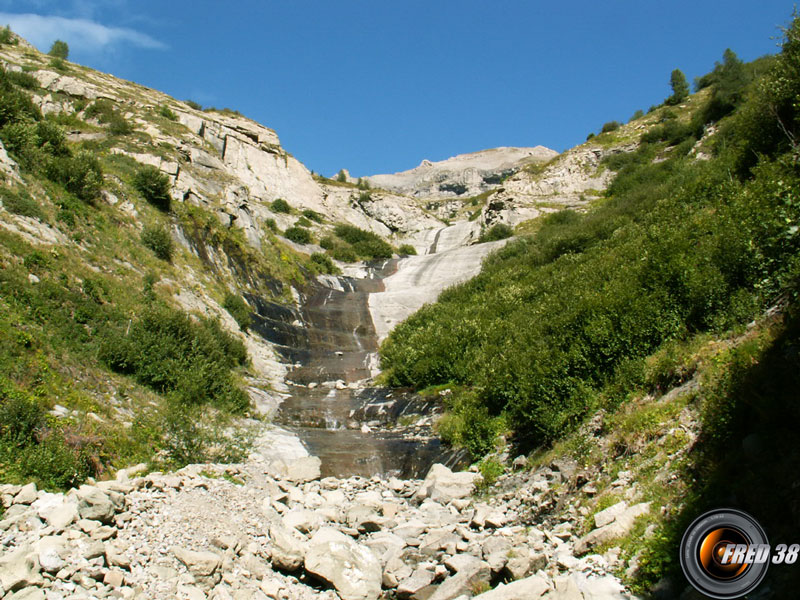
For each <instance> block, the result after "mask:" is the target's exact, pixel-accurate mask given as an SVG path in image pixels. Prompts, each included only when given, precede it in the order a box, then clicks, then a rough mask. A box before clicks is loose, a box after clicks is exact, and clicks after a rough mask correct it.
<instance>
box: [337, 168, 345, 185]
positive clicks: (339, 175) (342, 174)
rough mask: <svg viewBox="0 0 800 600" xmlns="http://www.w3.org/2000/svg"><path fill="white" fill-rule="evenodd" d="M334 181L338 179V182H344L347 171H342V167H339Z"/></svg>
mask: <svg viewBox="0 0 800 600" xmlns="http://www.w3.org/2000/svg"><path fill="white" fill-rule="evenodd" d="M336 181H338V182H339V183H346V182H347V173H345V172H344V169H341V170H340V171H339V172H338V173H337V174H336Z"/></svg>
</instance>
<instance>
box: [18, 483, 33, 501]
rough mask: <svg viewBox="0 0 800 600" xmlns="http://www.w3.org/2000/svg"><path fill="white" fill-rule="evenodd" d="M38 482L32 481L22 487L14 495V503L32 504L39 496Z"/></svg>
mask: <svg viewBox="0 0 800 600" xmlns="http://www.w3.org/2000/svg"><path fill="white" fill-rule="evenodd" d="M36 494H37V491H36V484H35V483H33V482H31V483H29V484H28V485H25V486H23V487H22V489H21V490H20V491H19V493H17V495H16V496H14V504H32V503H34V502H35V501H36V498H37V495H36Z"/></svg>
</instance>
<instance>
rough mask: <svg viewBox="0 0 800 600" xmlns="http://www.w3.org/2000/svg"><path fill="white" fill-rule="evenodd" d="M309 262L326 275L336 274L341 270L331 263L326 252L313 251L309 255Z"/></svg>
mask: <svg viewBox="0 0 800 600" xmlns="http://www.w3.org/2000/svg"><path fill="white" fill-rule="evenodd" d="M311 262H312V263H313V265H314V268H315V269H316V270H317V271H318V272H320V273H325V274H327V275H338V274H340V273H341V272H342V270H341V269H340V268H339V267H337V266H336V265H335V264H333V261H332V260H331V257H330V256H328V255H327V254H323V253H322V252H315V253H314V254H312V255H311Z"/></svg>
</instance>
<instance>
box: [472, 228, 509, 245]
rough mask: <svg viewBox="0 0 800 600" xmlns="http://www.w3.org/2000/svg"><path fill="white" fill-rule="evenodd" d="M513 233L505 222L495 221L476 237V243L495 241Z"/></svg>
mask: <svg viewBox="0 0 800 600" xmlns="http://www.w3.org/2000/svg"><path fill="white" fill-rule="evenodd" d="M512 235H514V230H513V229H512V228H511V227H510V226H509V225H506V224H505V223H497V224H496V225H492V226H491V227H490V228H489V229H488V230H487V231H484V232H482V233H481V235H480V237H479V238H478V243H479V244H482V243H484V242H496V241H497V240H504V239H506V238H510V237H511V236H512Z"/></svg>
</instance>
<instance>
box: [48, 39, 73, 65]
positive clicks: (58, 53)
mask: <svg viewBox="0 0 800 600" xmlns="http://www.w3.org/2000/svg"><path fill="white" fill-rule="evenodd" d="M47 54H49V55H50V56H52V57H53V58H60V59H62V60H67V57H68V56H69V46H68V45H67V42H64V41H62V40H56V41H55V42H53V45H52V46H50V52H48V53H47Z"/></svg>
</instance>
